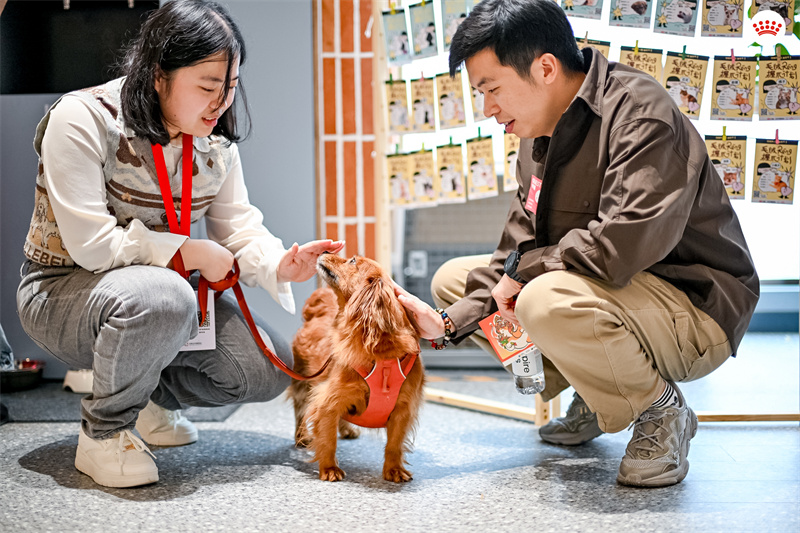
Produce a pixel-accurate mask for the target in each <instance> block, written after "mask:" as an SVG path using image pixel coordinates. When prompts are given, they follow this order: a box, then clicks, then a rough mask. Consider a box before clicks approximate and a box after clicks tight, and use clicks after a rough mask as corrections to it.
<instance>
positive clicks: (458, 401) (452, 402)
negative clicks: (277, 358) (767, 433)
mask: <svg viewBox="0 0 800 533" xmlns="http://www.w3.org/2000/svg"><path fill="white" fill-rule="evenodd" d="M425 399H426V400H427V401H429V402H432V403H438V404H441V405H448V406H451V407H461V408H463V409H469V410H471V411H478V412H481V413H486V414H490V415H496V416H504V417H507V418H514V419H516V420H523V421H525V422H536V409H533V408H531V407H520V406H517V405H513V404H509V403H505V402H497V401H494V400H486V399H484V398H478V397H476V396H470V395H468V394H459V393H456V392H450V391H444V390H441V389H434V388H431V387H425ZM553 416H555V417H558V416H560V413H554V415H553ZM697 419H698V420H699V421H700V422H800V413H758V414H733V413H710V412H699V413H697Z"/></svg>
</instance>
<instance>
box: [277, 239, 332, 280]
mask: <svg viewBox="0 0 800 533" xmlns="http://www.w3.org/2000/svg"><path fill="white" fill-rule="evenodd" d="M342 248H344V241H332V240H330V239H325V240H322V241H311V242H308V243H306V244H304V245H302V246H300V245H298V244H297V243H294V244H293V245H292V247H291V248H289V249H288V250H287V251H286V253H285V254H283V257H282V258H281V261H280V263H278V282H279V283H284V282H287V281H297V282H300V281H306V280H308V279H311V277H312V276H313V275H314V274H316V273H317V259H318V258H319V256H320V255H322V254H323V253H324V252H330V253H332V254H335V253H338V252H339V251H341V249H342Z"/></svg>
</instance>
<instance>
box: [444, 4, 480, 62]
mask: <svg viewBox="0 0 800 533" xmlns="http://www.w3.org/2000/svg"><path fill="white" fill-rule="evenodd" d="M439 1H440V3H441V8H442V10H441V13H442V27H443V28H444V51H445V52H447V51H448V50H450V42H451V41H452V40H453V35H455V34H456V30H457V29H458V27H459V26H460V25H461V23H462V22H464V19H466V18H467V15H468V14H469V12H470V11H471V10H472V6H473V2H472V0H439Z"/></svg>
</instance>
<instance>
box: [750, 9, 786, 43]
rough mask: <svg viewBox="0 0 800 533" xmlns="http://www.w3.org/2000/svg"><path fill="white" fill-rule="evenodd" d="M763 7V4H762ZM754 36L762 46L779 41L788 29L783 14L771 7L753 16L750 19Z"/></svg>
mask: <svg viewBox="0 0 800 533" xmlns="http://www.w3.org/2000/svg"><path fill="white" fill-rule="evenodd" d="M762 7H763V6H762ZM750 24H751V26H752V28H753V29H752V31H753V32H754V33H755V35H754V37H756V38H757V39H758V43H759V44H760V45H762V46H769V45H773V44H775V43H777V41H778V39H780V38H781V37H782V36H783V34H784V32H785V31H786V22H785V21H784V20H783V16H782V15H780V14H778V13H776V12H775V11H772V10H771V9H762V10H761V11H759V12H758V13H756V14H755V15H754V16H753V19H752V20H751V21H750Z"/></svg>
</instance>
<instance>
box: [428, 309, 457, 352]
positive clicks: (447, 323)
mask: <svg viewBox="0 0 800 533" xmlns="http://www.w3.org/2000/svg"><path fill="white" fill-rule="evenodd" d="M436 312H437V313H439V314H440V315H441V316H442V321H443V322H444V337H442V344H438V343H437V342H436V341H435V340H433V339H431V347H432V348H433V349H435V350H441V349H443V348H445V347H446V346H447V345H448V344H450V335H452V333H453V329H455V328H454V327H453V321H452V320H450V317H449V316H447V312H446V311H445V310H444V309H441V308H439V307H437V308H436Z"/></svg>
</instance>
